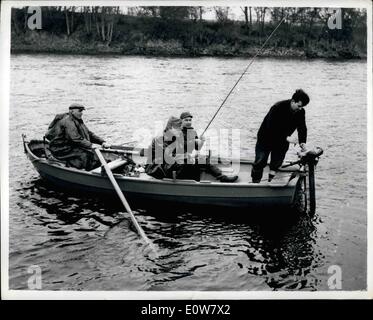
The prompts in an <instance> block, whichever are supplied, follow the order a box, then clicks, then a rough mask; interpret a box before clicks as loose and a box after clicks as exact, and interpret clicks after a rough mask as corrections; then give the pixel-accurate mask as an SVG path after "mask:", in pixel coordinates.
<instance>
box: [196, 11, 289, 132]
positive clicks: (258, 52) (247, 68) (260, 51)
mask: <svg viewBox="0 0 373 320" xmlns="http://www.w3.org/2000/svg"><path fill="white" fill-rule="evenodd" d="M286 18H287V17H286V16H285V17H283V18H282V20H281V21H280V23H279V24H278V25H277V27H276V28H275V29H274V30H273V31H272V32H271V34H270V35H269V36H268V37H267V39H266V41H264V43H263V44H262V46H261V48H260V49H259V50H258V51H257V53H256V54H255V55H254V57H253V58H252V59H251V61H250V63H249V64H248V66H247V67H246V69H245V70H244V72H243V73H242V74H241V76H240V77H239V78H238V80H237V81H236V83H235V84H234V86H233V87H232V89H231V90H230V91H229V93H228V95H227V96H226V97H225V99H224V100H223V102H222V103H221V105H220V107H219V108H218V110H217V111H216V112H215V114H214V116H213V117H212V119H211V120H210V122H209V123H208V125H207V127H206V129H205V130H204V131H203V133H202V134H201V136H203V135H204V133H205V132H206V130H207V129H208V128H209V126H210V124H211V122H212V121H214V119H215V117H216V115H217V114H218V113H219V111H220V109H221V108H222V107H223V105H224V104H225V102H226V101H227V100H228V98H229V96H230V95H231V93H232V92H233V90H234V89H235V88H236V86H237V84H238V83H239V82H240V81H241V79H242V78H243V76H244V75H245V73H246V72H247V70H249V68H250V66H251V65H252V64H253V62H254V60H255V58H256V57H257V56H258V55H259V54H261V53H262V51H263V49H264V47H265V45H266V44H267V42H268V41H269V39H271V38H272V36H273V34H274V33H275V32H276V30H277V29H278V28H279V27H280V25H281V24H282V23H283V22H284V21H285V19H286Z"/></svg>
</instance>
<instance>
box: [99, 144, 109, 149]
mask: <svg viewBox="0 0 373 320" xmlns="http://www.w3.org/2000/svg"><path fill="white" fill-rule="evenodd" d="M101 146H102V147H103V148H104V149H109V148H110V147H111V144H110V143H108V142H103V143H102V145H101Z"/></svg>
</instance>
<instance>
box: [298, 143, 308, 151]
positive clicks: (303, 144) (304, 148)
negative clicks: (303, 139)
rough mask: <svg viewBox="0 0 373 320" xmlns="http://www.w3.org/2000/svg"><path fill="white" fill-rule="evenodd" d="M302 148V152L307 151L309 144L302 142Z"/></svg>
mask: <svg viewBox="0 0 373 320" xmlns="http://www.w3.org/2000/svg"><path fill="white" fill-rule="evenodd" d="M299 146H300V149H301V150H302V152H305V151H306V150H307V146H306V144H305V143H301V144H300V145H299Z"/></svg>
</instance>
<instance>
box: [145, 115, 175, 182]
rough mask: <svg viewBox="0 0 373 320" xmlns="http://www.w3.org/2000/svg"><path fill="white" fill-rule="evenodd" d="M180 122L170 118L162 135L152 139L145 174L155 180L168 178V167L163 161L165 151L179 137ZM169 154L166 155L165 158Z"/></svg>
mask: <svg viewBox="0 0 373 320" xmlns="http://www.w3.org/2000/svg"><path fill="white" fill-rule="evenodd" d="M180 125H181V121H180V119H179V118H176V117H173V116H171V117H170V118H169V119H168V121H167V125H166V127H165V129H164V130H163V134H162V135H160V136H158V137H155V138H153V140H152V142H151V145H150V146H149V148H148V159H147V165H146V169H145V172H146V173H147V174H148V175H150V176H152V177H154V178H157V179H163V178H166V177H169V171H170V170H169V169H170V166H169V165H168V163H167V162H166V161H165V151H166V150H167V151H168V150H169V149H167V147H168V146H169V145H170V144H171V143H172V142H174V141H175V140H176V137H178V136H179V132H180ZM167 155H169V153H166V158H167Z"/></svg>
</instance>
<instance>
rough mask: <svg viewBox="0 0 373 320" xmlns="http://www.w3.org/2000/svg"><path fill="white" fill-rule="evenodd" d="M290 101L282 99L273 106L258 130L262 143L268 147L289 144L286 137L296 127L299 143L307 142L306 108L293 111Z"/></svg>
mask: <svg viewBox="0 0 373 320" xmlns="http://www.w3.org/2000/svg"><path fill="white" fill-rule="evenodd" d="M290 102H291V100H284V101H280V102H277V103H276V104H275V105H274V106H272V107H271V109H270V110H269V112H268V113H267V115H266V116H265V118H264V120H263V122H262V124H261V126H260V128H259V131H258V143H259V144H260V145H262V146H264V147H268V148H272V147H275V146H277V147H283V146H287V145H288V142H287V141H286V138H287V137H288V136H291V135H292V134H293V132H294V131H295V129H297V131H298V139H299V143H306V142H307V126H306V120H305V114H306V113H305V111H304V109H301V110H299V111H297V112H293V111H292V110H291V107H290Z"/></svg>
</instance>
